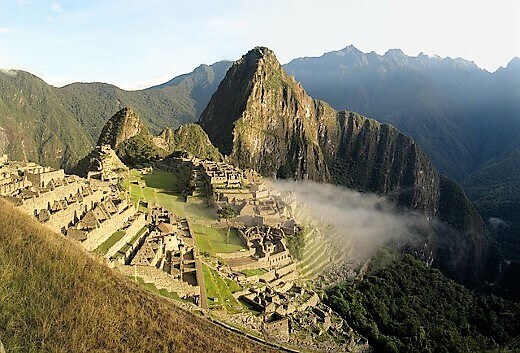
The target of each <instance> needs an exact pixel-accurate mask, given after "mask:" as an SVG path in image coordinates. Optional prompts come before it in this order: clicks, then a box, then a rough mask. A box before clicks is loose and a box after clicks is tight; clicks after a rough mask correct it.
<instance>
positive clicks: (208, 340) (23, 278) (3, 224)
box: [0, 201, 272, 353]
mask: <svg viewBox="0 0 520 353" xmlns="http://www.w3.org/2000/svg"><path fill="white" fill-rule="evenodd" d="M0 229H2V231H1V232H0V338H1V340H2V342H3V344H4V346H5V350H6V352H9V353H11V352H173V351H174V352H269V351H272V350H271V349H270V348H267V347H265V346H262V345H260V344H258V343H255V342H253V341H251V340H249V339H246V338H245V337H241V336H239V335H237V334H235V333H233V332H230V331H227V330H224V329H222V328H220V327H217V326H214V325H213V324H211V323H210V322H209V321H207V320H205V319H202V318H200V317H198V316H197V315H194V314H193V313H189V312H186V311H184V310H182V309H180V308H178V307H177V306H176V305H175V304H174V303H173V302H172V301H170V300H168V299H165V298H162V297H158V296H156V295H154V294H152V293H150V292H147V291H143V290H141V289H139V288H138V287H137V285H135V284H133V283H132V282H130V281H129V280H128V279H126V278H125V277H123V276H121V275H119V274H117V273H116V272H114V271H113V270H110V269H109V268H108V267H105V266H104V265H102V264H101V263H99V262H98V261H97V260H95V259H94V258H93V257H92V256H90V255H88V254H87V253H86V252H85V251H84V250H83V249H82V248H81V247H80V246H79V245H76V244H75V243H73V242H72V241H70V240H68V239H66V238H63V237H61V236H58V235H57V234H55V233H52V232H51V231H49V230H47V228H45V227H43V226H41V225H39V224H37V223H36V222H35V221H34V220H33V219H32V218H31V217H29V216H26V215H23V214H21V212H19V211H18V210H16V209H14V208H13V207H12V206H11V205H10V204H8V203H6V202H5V201H0ZM144 333H146V335H144Z"/></svg>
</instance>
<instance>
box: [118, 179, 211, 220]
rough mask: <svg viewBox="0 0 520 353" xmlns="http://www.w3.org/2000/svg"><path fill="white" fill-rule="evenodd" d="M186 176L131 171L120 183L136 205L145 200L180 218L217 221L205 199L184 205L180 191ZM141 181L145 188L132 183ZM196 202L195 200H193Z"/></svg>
mask: <svg viewBox="0 0 520 353" xmlns="http://www.w3.org/2000/svg"><path fill="white" fill-rule="evenodd" d="M188 173H189V171H186V175H179V174H177V173H172V172H165V171H161V170H155V171H154V172H153V173H152V174H147V175H141V174H140V173H139V172H138V171H136V170H132V171H131V173H130V177H129V179H127V180H124V181H122V182H121V186H122V187H123V188H124V189H126V190H128V191H129V192H130V199H131V200H132V202H134V203H136V202H137V201H138V200H145V201H148V202H154V203H156V204H159V205H161V206H163V207H165V208H167V209H168V210H170V211H171V212H173V213H174V214H176V215H178V216H180V217H186V218H188V219H189V220H194V221H201V222H212V221H215V220H216V219H217V217H216V215H215V212H214V211H213V210H212V209H211V208H210V207H209V206H207V204H206V200H205V198H200V202H193V203H186V202H184V197H183V196H182V190H183V189H184V185H185V183H186V180H185V179H186V178H188V177H189V174H188ZM132 181H141V182H145V183H146V187H142V186H140V185H138V184H134V183H132ZM195 201H197V199H195Z"/></svg>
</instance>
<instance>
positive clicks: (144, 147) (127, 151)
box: [116, 135, 166, 166]
mask: <svg viewBox="0 0 520 353" xmlns="http://www.w3.org/2000/svg"><path fill="white" fill-rule="evenodd" d="M116 153H117V156H118V157H119V158H120V159H121V161H122V162H123V163H125V164H127V165H129V166H136V165H141V164H147V163H150V162H152V161H154V160H155V159H157V158H158V157H164V156H165V155H166V151H164V150H161V149H160V148H158V147H156V146H154V145H153V143H152V142H151V140H150V139H149V138H147V137H145V136H143V135H137V136H134V137H132V138H131V139H129V140H127V141H124V142H123V143H121V145H120V146H119V147H118V148H117V149H116Z"/></svg>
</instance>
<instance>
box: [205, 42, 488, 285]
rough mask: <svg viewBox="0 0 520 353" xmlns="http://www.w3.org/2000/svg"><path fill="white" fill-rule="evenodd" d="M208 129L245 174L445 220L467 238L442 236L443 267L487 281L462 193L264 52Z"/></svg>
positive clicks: (212, 113) (246, 68)
mask: <svg viewBox="0 0 520 353" xmlns="http://www.w3.org/2000/svg"><path fill="white" fill-rule="evenodd" d="M199 123H200V125H201V126H202V127H203V128H204V130H205V131H206V132H207V133H208V136H209V137H210V139H211V141H212V142H213V143H214V144H215V146H217V147H218V148H219V150H220V151H221V152H223V153H224V154H226V155H228V156H229V158H230V160H231V161H232V162H234V163H235V164H237V165H238V166H240V167H241V168H244V169H247V168H253V169H256V170H258V171H259V172H260V173H262V174H263V175H266V176H271V177H280V178H296V179H311V180H315V181H324V182H331V183H335V184H340V185H344V186H348V187H352V188H355V189H357V190H362V191H369V192H375V193H378V194H384V195H386V196H387V197H389V198H390V199H392V200H394V201H395V202H396V203H398V204H399V205H402V206H405V207H410V208H413V209H414V210H417V211H420V212H422V213H423V214H426V215H428V216H433V217H437V218H438V219H439V220H441V221H443V222H446V223H447V224H449V225H450V226H451V227H453V228H455V230H456V231H454V232H449V234H452V233H453V234H458V235H457V236H455V238H456V239H452V236H450V238H449V239H445V237H446V236H445V234H448V233H445V232H441V231H439V232H437V233H439V234H437V236H438V238H439V239H438V240H437V241H436V242H435V244H436V249H435V250H434V252H435V253H438V254H447V255H446V256H444V255H443V256H442V263H441V262H439V261H437V258H436V257H435V256H434V264H436V265H437V266H438V267H439V268H441V269H442V270H444V271H445V273H448V274H450V275H451V277H453V278H456V279H458V280H459V281H462V282H465V283H468V284H476V283H478V282H480V281H481V280H482V278H483V273H484V271H483V266H484V262H485V261H484V259H485V255H486V250H485V249H486V245H487V235H486V233H485V230H484V226H483V223H482V220H481V219H480V216H479V215H478V214H477V212H476V211H475V209H474V207H473V205H472V204H471V203H470V202H469V201H468V199H467V198H466V196H465V195H464V192H463V191H462V189H461V188H460V187H459V186H458V185H456V184H455V183H453V182H452V181H450V180H448V179H447V178H445V177H443V176H441V175H440V174H439V173H438V172H437V171H436V170H435V168H434V167H433V165H432V163H431V162H430V161H429V159H428V158H427V156H426V155H425V154H424V153H423V152H422V151H421V149H420V148H419V147H418V145H417V144H416V143H415V142H414V141H413V140H412V139H411V138H409V137H407V136H405V135H404V134H402V133H401V132H399V131H398V130H397V129H395V128H394V127H392V126H390V125H384V124H380V123H378V122H377V121H375V120H372V119H368V118H366V117H363V116H361V115H359V114H357V113H354V112H348V111H347V112H337V111H336V110H334V109H333V108H331V107H330V106H329V105H328V104H327V103H325V102H322V101H318V100H314V99H312V98H311V97H310V96H309V95H307V94H306V92H305V91H304V89H303V88H302V87H301V85H300V84H299V83H297V82H296V81H295V80H294V78H293V77H289V76H288V75H287V74H286V73H285V72H284V70H283V68H282V67H281V65H280V64H279V62H278V60H277V59H276V57H275V55H274V53H273V52H272V51H271V50H269V49H267V48H262V47H257V48H255V49H253V50H251V51H249V52H248V53H247V54H246V55H244V56H243V57H242V58H241V59H240V60H238V61H237V62H235V63H234V64H233V66H232V67H231V68H230V69H229V71H228V73H227V74H226V77H225V78H224V80H223V81H222V82H221V84H220V86H219V88H218V90H217V92H216V93H215V94H214V95H213V97H212V99H211V101H210V103H209V104H208V106H207V107H206V109H205V110H204V112H203V113H202V114H201V117H200V122H199ZM451 256H454V257H455V258H451Z"/></svg>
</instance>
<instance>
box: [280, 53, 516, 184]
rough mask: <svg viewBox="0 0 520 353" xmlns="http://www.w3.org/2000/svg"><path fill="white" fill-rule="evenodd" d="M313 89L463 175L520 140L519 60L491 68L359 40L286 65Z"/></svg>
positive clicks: (456, 174) (452, 173) (445, 169)
mask: <svg viewBox="0 0 520 353" xmlns="http://www.w3.org/2000/svg"><path fill="white" fill-rule="evenodd" d="M285 69H286V70H287V73H288V74H290V75H294V77H295V78H296V80H297V81H299V82H301V83H302V85H303V87H305V89H306V90H307V92H309V94H310V95H312V96H313V97H316V98H318V99H323V100H325V101H327V102H328V103H330V104H331V105H332V106H333V107H334V108H336V109H348V110H353V111H356V112H359V113H361V114H364V115H367V116H370V117H374V118H376V119H378V120H379V121H381V122H386V123H390V124H392V125H394V126H395V127H397V128H398V129H400V130H401V131H403V132H404V133H406V134H408V135H410V136H412V137H413V138H414V139H415V140H416V141H417V142H418V143H419V144H420V145H421V146H422V147H423V148H424V150H425V151H426V153H427V154H428V155H429V156H430V158H431V159H432V161H433V162H434V164H435V165H436V166H437V167H438V168H439V169H440V170H441V172H442V173H444V174H446V175H447V176H449V177H451V178H454V179H456V180H458V181H462V180H464V179H465V178H466V177H467V176H468V175H469V174H470V173H472V172H473V171H475V170H476V169H478V167H479V166H481V165H482V164H483V163H486V162H487V161H489V160H490V159H493V158H497V157H500V156H506V155H508V154H509V152H511V151H512V150H514V149H515V148H518V147H519V146H520V59H519V58H515V59H513V60H512V61H511V62H510V63H509V65H508V66H507V67H506V68H501V69H499V70H497V71H496V72H495V73H489V72H487V71H485V70H482V69H480V68H478V67H477V66H476V65H475V64H474V63H473V62H470V61H467V60H464V59H460V58H459V59H451V58H444V59H442V58H439V57H429V56H427V55H423V54H421V55H419V56H417V57H410V56H407V55H405V54H403V52H402V51H401V50H399V49H393V50H389V51H388V52H386V53H385V54H384V55H378V54H376V53H374V52H372V53H363V52H361V51H359V50H357V49H356V48H354V47H353V46H348V47H346V48H345V49H343V50H340V51H334V52H330V53H327V54H324V55H323V56H321V57H318V58H300V59H295V60H293V61H291V62H290V63H289V64H287V65H285Z"/></svg>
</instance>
